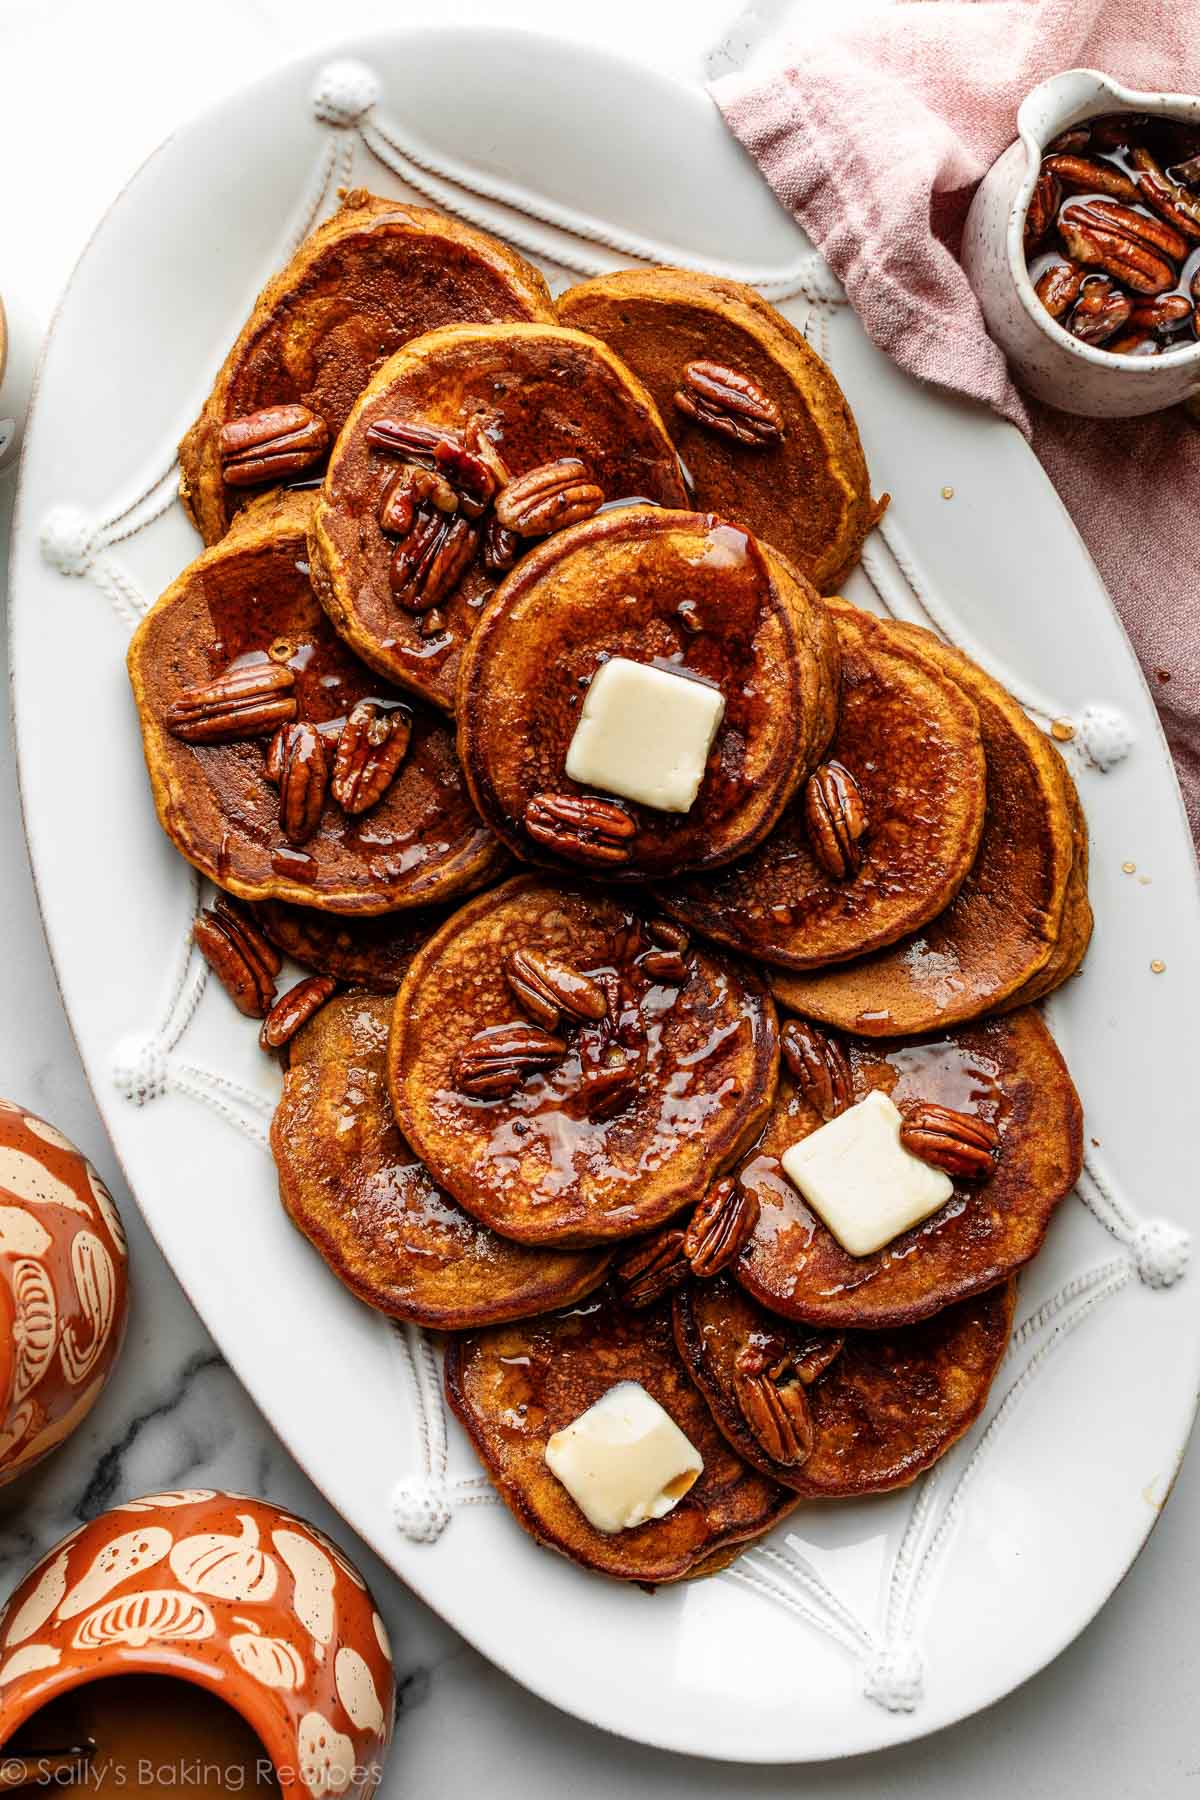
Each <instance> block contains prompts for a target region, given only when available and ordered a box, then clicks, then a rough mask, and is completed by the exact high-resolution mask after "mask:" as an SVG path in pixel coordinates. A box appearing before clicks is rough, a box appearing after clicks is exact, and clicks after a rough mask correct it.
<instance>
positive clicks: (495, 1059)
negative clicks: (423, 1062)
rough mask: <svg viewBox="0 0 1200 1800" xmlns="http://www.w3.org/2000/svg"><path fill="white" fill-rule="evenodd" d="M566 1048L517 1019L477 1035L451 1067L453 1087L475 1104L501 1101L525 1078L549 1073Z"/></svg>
mask: <svg viewBox="0 0 1200 1800" xmlns="http://www.w3.org/2000/svg"><path fill="white" fill-rule="evenodd" d="M566 1053H567V1046H566V1044H565V1042H564V1041H563V1039H562V1038H560V1037H554V1036H553V1035H552V1034H551V1033H550V1032H548V1031H543V1030H542V1028H541V1026H539V1025H527V1024H526V1023H525V1022H524V1020H522V1019H518V1020H514V1021H512V1022H511V1023H510V1024H507V1025H487V1026H485V1027H484V1029H483V1030H482V1031H477V1032H476V1033H475V1036H474V1037H473V1038H472V1039H471V1042H470V1043H469V1044H468V1045H467V1047H466V1049H465V1050H462V1051H460V1052H459V1055H458V1056H457V1058H456V1059H455V1063H454V1085H455V1087H456V1088H457V1089H458V1091H459V1093H460V1094H469V1095H471V1096H472V1098H474V1099H479V1100H503V1099H506V1098H507V1097H508V1095H509V1094H512V1093H515V1092H516V1090H517V1088H519V1087H520V1085H521V1083H522V1082H523V1081H524V1080H525V1079H526V1077H527V1076H530V1075H536V1074H537V1073H538V1072H539V1070H541V1069H552V1068H553V1067H554V1065H555V1064H556V1063H559V1062H561V1061H562V1059H563V1057H564V1056H565V1055H566Z"/></svg>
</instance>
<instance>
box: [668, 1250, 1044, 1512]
mask: <svg viewBox="0 0 1200 1800" xmlns="http://www.w3.org/2000/svg"><path fill="white" fill-rule="evenodd" d="M1016 1292H1017V1287H1016V1282H1015V1280H1010V1281H1006V1282H1002V1283H1001V1284H1000V1286H999V1287H994V1288H992V1289H991V1290H990V1291H989V1292H988V1293H986V1294H980V1295H978V1296H977V1297H976V1298H975V1299H972V1300H962V1301H960V1302H959V1303H958V1305H956V1306H948V1307H946V1308H945V1309H944V1310H943V1311H942V1312H939V1313H937V1314H936V1315H935V1316H934V1317H933V1318H932V1319H927V1320H925V1322H924V1323H923V1324H920V1325H908V1326H905V1327H904V1329H903V1330H900V1331H851V1332H849V1333H847V1334H846V1335H845V1336H844V1337H843V1336H841V1335H834V1334H833V1333H831V1332H825V1331H813V1330H810V1329H806V1328H805V1327H804V1326H796V1325H791V1324H788V1323H786V1322H785V1321H784V1320H782V1319H780V1318H778V1317H777V1316H776V1315H775V1314H774V1313H769V1312H767V1311H765V1310H764V1308H762V1307H761V1306H758V1305H757V1304H756V1303H755V1301H753V1300H752V1299H751V1298H750V1296H749V1294H747V1293H745V1292H744V1291H743V1290H742V1289H741V1288H740V1287H739V1286H738V1285H737V1283H736V1282H735V1281H733V1280H732V1279H731V1278H730V1277H729V1276H728V1275H718V1276H717V1278H716V1279H715V1280H714V1281H692V1282H689V1283H688V1285H687V1286H686V1287H685V1288H682V1289H681V1290H679V1291H678V1292H677V1293H676V1294H675V1299H674V1308H675V1342H676V1345H677V1347H678V1349H679V1354H680V1355H681V1356H682V1358H683V1360H684V1362H685V1364H686V1365H687V1369H688V1373H689V1374H690V1375H691V1377H692V1379H693V1381H695V1383H696V1385H697V1387H698V1388H699V1389H700V1391H701V1393H702V1394H703V1395H704V1398H705V1399H706V1400H707V1401H708V1404H709V1406H710V1407H711V1408H712V1414H713V1418H714V1419H715V1420H716V1422H717V1426H718V1428H719V1430H720V1431H721V1433H722V1435H723V1436H724V1437H726V1438H727V1439H728V1441H729V1442H730V1443H731V1444H732V1445H733V1448H734V1449H735V1450H736V1451H737V1453H738V1455H739V1456H740V1457H741V1458H742V1459H743V1460H744V1461H745V1462H748V1463H750V1464H751V1466H752V1467H753V1468H756V1469H761V1470H762V1472H763V1473H764V1474H765V1475H770V1476H773V1477H774V1479H775V1480H776V1481H778V1482H780V1483H781V1484H782V1485H783V1486H784V1487H790V1488H791V1489H792V1490H793V1492H795V1493H797V1494H802V1495H803V1496H804V1497H805V1498H806V1499H809V1500H840V1499H858V1498H860V1497H861V1496H862V1495H863V1494H881V1493H885V1492H886V1491H887V1490H888V1489H889V1488H898V1487H906V1486H907V1485H908V1483H909V1482H910V1481H914V1480H915V1479H916V1477H917V1476H918V1475H920V1474H921V1473H922V1471H923V1470H925V1469H928V1468H929V1467H930V1466H931V1465H932V1464H933V1463H935V1462H937V1461H938V1459H939V1457H942V1456H944V1455H945V1454H946V1452H947V1450H949V1448H950V1446H951V1445H952V1444H954V1443H956V1442H957V1440H958V1439H959V1438H960V1437H961V1436H962V1435H963V1433H964V1432H965V1431H966V1430H967V1429H968V1427H969V1426H970V1425H971V1424H972V1423H973V1422H974V1420H975V1419H977V1418H978V1416H979V1414H980V1412H982V1410H983V1406H984V1403H985V1402H986V1400H987V1396H988V1390H989V1388H990V1387H991V1385H992V1379H993V1377H994V1375H995V1373H996V1370H997V1368H998V1367H999V1366H1000V1361H1001V1359H1002V1357H1003V1355H1004V1352H1005V1349H1006V1347H1007V1345H1008V1339H1009V1333H1010V1331H1011V1329H1012V1316H1013V1308H1014V1306H1015V1304H1016ZM739 1358H740V1359H741V1360H740V1363H739ZM739 1395H740V1396H741V1398H739ZM781 1401H782V1404H781V1403H780V1402H781ZM781 1427H782V1429H781Z"/></svg>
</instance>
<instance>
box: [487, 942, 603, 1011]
mask: <svg viewBox="0 0 1200 1800" xmlns="http://www.w3.org/2000/svg"><path fill="white" fill-rule="evenodd" d="M504 978H505V980H506V981H507V982H508V985H509V987H510V988H511V989H512V991H513V993H514V994H515V995H516V997H517V999H518V1000H519V1001H520V1002H521V1005H522V1006H523V1007H524V1008H525V1010H526V1012H527V1013H528V1014H529V1015H530V1017H531V1018H533V1019H536V1020H537V1023H538V1024H539V1025H541V1026H544V1027H545V1029H546V1030H547V1031H553V1030H554V1028H555V1026H556V1025H557V1024H558V1022H559V1020H560V1018H561V1017H562V1015H563V1014H564V1013H565V1014H566V1015H567V1017H568V1018H569V1019H574V1020H579V1019H590V1020H591V1021H592V1022H593V1023H594V1024H595V1023H598V1022H599V1020H601V1019H602V1018H604V1016H605V1014H606V1013H607V1012H608V995H607V994H606V993H605V991H604V989H603V988H602V987H601V986H600V983H599V982H598V981H593V980H592V979H591V977H590V976H587V975H581V974H580V973H579V970H578V969H573V968H572V967H571V965H570V964H569V963H564V962H556V961H555V960H554V958H553V957H550V956H543V955H542V954H541V952H540V951H538V950H514V951H512V952H511V954H510V955H509V956H507V957H506V958H505V959H504Z"/></svg>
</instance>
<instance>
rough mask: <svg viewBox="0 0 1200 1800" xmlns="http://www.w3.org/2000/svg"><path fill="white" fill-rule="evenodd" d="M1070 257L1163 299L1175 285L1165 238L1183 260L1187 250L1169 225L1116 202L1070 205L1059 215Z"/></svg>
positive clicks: (1078, 202)
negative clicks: (1164, 241)
mask: <svg viewBox="0 0 1200 1800" xmlns="http://www.w3.org/2000/svg"><path fill="white" fill-rule="evenodd" d="M1058 230H1059V235H1060V237H1061V238H1062V241H1063V243H1064V245H1065V246H1066V249H1067V253H1068V255H1069V256H1070V257H1071V258H1072V259H1073V261H1075V262H1078V263H1082V264H1083V265H1084V266H1085V268H1091V269H1103V270H1104V272H1105V273H1106V274H1107V275H1111V276H1113V277H1114V278H1115V279H1116V280H1117V281H1119V282H1121V283H1122V285H1123V286H1124V287H1127V288H1132V289H1133V291H1134V292H1135V293H1138V294H1162V293H1165V292H1166V290H1167V289H1168V288H1170V287H1173V286H1174V284H1175V270H1174V268H1173V266H1172V264H1171V262H1170V261H1168V254H1169V252H1164V248H1163V243H1162V242H1161V241H1158V240H1160V239H1163V238H1166V239H1167V240H1168V242H1169V241H1171V240H1173V241H1174V243H1175V244H1176V245H1178V249H1177V250H1176V251H1175V254H1176V255H1177V256H1179V257H1182V256H1183V254H1184V252H1185V250H1186V245H1185V243H1184V241H1183V239H1182V238H1180V237H1179V236H1178V234H1177V233H1175V232H1172V231H1171V230H1170V227H1169V226H1166V225H1162V224H1160V223H1159V222H1158V221H1156V220H1153V219H1147V218H1146V217H1144V215H1143V214H1141V213H1135V212H1133V211H1131V210H1130V208H1129V207H1127V206H1122V205H1121V203H1120V202H1119V201H1117V200H1071V201H1068V203H1067V205H1066V206H1064V207H1063V209H1062V211H1061V213H1060V214H1059V216H1058Z"/></svg>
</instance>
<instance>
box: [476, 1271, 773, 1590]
mask: <svg viewBox="0 0 1200 1800" xmlns="http://www.w3.org/2000/svg"><path fill="white" fill-rule="evenodd" d="M620 1381H636V1382H640V1384H641V1385H642V1387H644V1388H645V1389H646V1391H647V1392H648V1393H649V1394H651V1395H652V1396H653V1397H654V1399H655V1400H657V1401H658V1403H659V1405H660V1406H661V1407H662V1408H663V1410H664V1411H665V1412H667V1413H669V1414H670V1416H671V1418H672V1419H673V1420H674V1421H675V1423H676V1425H678V1427H679V1429H680V1430H681V1431H682V1432H683V1434H684V1436H685V1437H687V1438H689V1439H690V1440H691V1442H692V1443H693V1444H694V1445H695V1447H696V1449H697V1450H698V1451H699V1452H700V1455H701V1456H702V1457H703V1459H704V1468H703V1470H702V1471H701V1473H700V1475H699V1476H698V1477H697V1479H696V1482H695V1484H694V1485H693V1486H692V1487H691V1488H689V1489H688V1491H687V1493H686V1494H685V1495H684V1497H683V1498H682V1500H680V1501H679V1502H678V1503H677V1504H676V1506H675V1507H674V1508H673V1509H672V1511H671V1512H669V1513H667V1514H666V1516H665V1517H664V1518H661V1519H652V1520H648V1521H647V1522H646V1523H645V1524H644V1525H637V1526H634V1527H633V1528H632V1529H631V1530H627V1531H617V1532H612V1533H609V1532H603V1531H598V1530H597V1529H596V1527H595V1526H594V1525H592V1524H591V1523H590V1522H589V1520H588V1519H586V1518H585V1517H584V1515H583V1513H582V1512H581V1511H580V1510H579V1508H578V1507H577V1506H576V1504H575V1502H574V1500H573V1499H572V1498H571V1496H570V1494H569V1493H568V1492H567V1490H566V1488H565V1487H564V1486H563V1485H562V1483H561V1482H560V1481H559V1480H558V1478H557V1476H555V1475H553V1474H552V1473H551V1471H550V1469H549V1468H548V1467H547V1465H546V1460H545V1451H546V1445H547V1443H548V1442H549V1440H550V1438H551V1437H553V1435H554V1433H555V1432H556V1431H561V1430H563V1429H564V1428H565V1427H566V1426H568V1425H570V1424H571V1423H572V1422H573V1421H574V1420H575V1419H577V1418H578V1417H579V1416H580V1414H581V1413H584V1412H586V1411H587V1409H588V1407H589V1406H591V1405H593V1404H594V1403H595V1401H597V1400H599V1399H600V1397H601V1395H603V1394H605V1393H607V1392H608V1390H609V1388H611V1387H615V1386H616V1384H617V1383H618V1382H620ZM446 1394H447V1398H448V1399H449V1402H450V1405H451V1406H452V1407H453V1409H454V1411H455V1412H456V1413H457V1415H458V1417H459V1419H460V1420H461V1421H462V1423H463V1425H464V1427H465V1428H466V1431H467V1433H468V1435H469V1437H470V1438H471V1441H472V1443H473V1444H474V1445H475V1448H476V1450H477V1451H478V1452H479V1455H480V1457H481V1458H482V1460H483V1463H484V1466H485V1468H486V1469H487V1472H488V1474H489V1476H490V1477H491V1479H492V1481H493V1482H494V1483H495V1486H496V1488H497V1490H498V1492H499V1494H500V1497H501V1499H502V1500H503V1501H504V1503H505V1505H506V1506H507V1507H508V1509H509V1511H510V1512H511V1513H512V1515H513V1517H514V1518H515V1519H516V1521H517V1523H518V1524H519V1525H521V1526H523V1527H524V1529H525V1530H526V1531H528V1532H529V1533H530V1534H531V1536H533V1537H535V1538H536V1539H537V1540H538V1542H539V1543H541V1544H545V1545H547V1546H548V1547H549V1548H550V1549H552V1550H558V1551H560V1552H561V1554H562V1555H564V1556H568V1557H570V1558H571V1560H572V1561H573V1562H577V1563H580V1564H582V1566H583V1567H584V1568H586V1569H595V1570H597V1571H598V1572H599V1573H600V1574H603V1575H611V1576H615V1577H616V1578H617V1579H618V1580H622V1581H645V1582H662V1581H675V1580H678V1579H680V1578H681V1577H683V1576H686V1575H689V1574H692V1573H699V1572H700V1565H701V1564H708V1563H709V1562H710V1559H712V1561H711V1570H709V1569H706V1570H705V1572H711V1571H712V1570H715V1569H716V1568H721V1567H724V1564H725V1561H726V1560H729V1559H728V1558H725V1557H718V1553H719V1552H720V1551H722V1550H724V1549H726V1548H727V1547H729V1546H732V1545H735V1544H738V1543H743V1542H744V1541H745V1540H746V1539H747V1538H751V1537H758V1536H760V1535H761V1534H762V1533H763V1532H764V1531H768V1530H769V1529H770V1528H771V1526H772V1525H774V1524H776V1523H777V1522H778V1520H780V1519H782V1518H784V1517H786V1515H787V1514H788V1512H790V1511H791V1509H792V1507H793V1506H794V1505H795V1504H796V1496H795V1495H794V1494H792V1493H789V1492H788V1491H787V1489H786V1488H783V1487H781V1486H780V1485H779V1484H778V1483H777V1482H775V1481H772V1480H771V1479H770V1478H769V1477H768V1476H766V1475H763V1474H760V1473H759V1472H758V1470H756V1469H752V1468H751V1467H750V1466H749V1465H748V1464H747V1463H745V1462H744V1461H743V1460H742V1458H741V1457H740V1456H736V1455H735V1454H734V1452H733V1451H732V1450H731V1448H730V1447H729V1445H728V1444H727V1443H726V1441H725V1439H724V1438H723V1437H722V1436H721V1433H720V1432H719V1431H718V1430H717V1427H716V1425H715V1424H714V1422H713V1417H712V1414H711V1413H710V1412H709V1410H708V1407H707V1406H706V1405H705V1402H704V1400H703V1398H702V1397H701V1395H700V1393H699V1391H698V1389H697V1388H696V1387H695V1386H694V1385H693V1383H692V1381H691V1379H690V1377H689V1376H688V1373H687V1371H686V1369H685V1368H684V1366H683V1363H682V1361H681V1360H680V1357H679V1353H678V1351H677V1350H676V1348H675V1339H674V1336H673V1334H672V1330H671V1307H670V1302H669V1301H664V1302H660V1303H659V1304H658V1305H657V1306H654V1307H651V1308H648V1309H647V1310H644V1311H639V1312H630V1311H627V1310H626V1309H625V1308H623V1307H622V1306H620V1305H619V1304H618V1303H617V1302H616V1301H615V1300H614V1299H613V1297H612V1295H611V1293H610V1292H609V1291H608V1290H605V1291H604V1292H603V1293H602V1294H600V1295H598V1296H597V1297H595V1298H594V1299H591V1300H585V1301H583V1302H582V1304H580V1305H579V1306H575V1307H572V1308H571V1309H570V1310H569V1311H567V1312H560V1313H555V1314H553V1315H552V1316H550V1317H548V1318H544V1319H530V1320H527V1321H525V1322H522V1323H520V1324H514V1325H496V1326H493V1327H492V1328H491V1329H490V1330H489V1331H481V1332H472V1333H469V1334H467V1335H465V1336H463V1337H458V1338H455V1339H454V1340H453V1341H452V1343H451V1344H450V1345H449V1347H448V1349H447V1351H446Z"/></svg>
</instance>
